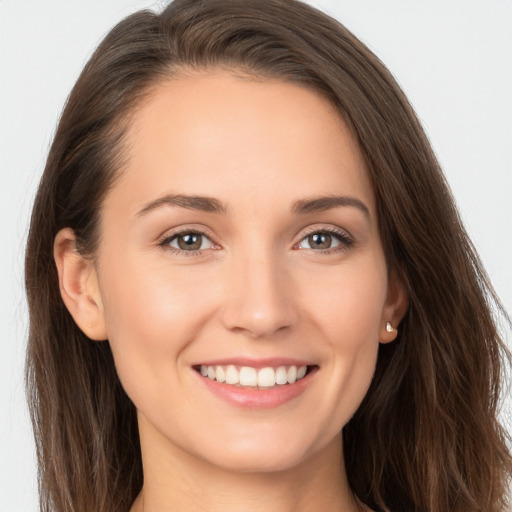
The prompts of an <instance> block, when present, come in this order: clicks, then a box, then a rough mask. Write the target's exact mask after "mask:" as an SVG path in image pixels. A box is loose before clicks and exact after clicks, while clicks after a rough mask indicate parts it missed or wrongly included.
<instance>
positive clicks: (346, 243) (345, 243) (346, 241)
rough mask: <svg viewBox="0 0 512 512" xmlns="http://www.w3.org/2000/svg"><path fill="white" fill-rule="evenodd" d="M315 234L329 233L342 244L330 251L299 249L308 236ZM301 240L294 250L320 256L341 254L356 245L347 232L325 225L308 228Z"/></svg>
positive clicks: (303, 232)
mask: <svg viewBox="0 0 512 512" xmlns="http://www.w3.org/2000/svg"><path fill="white" fill-rule="evenodd" d="M315 233H327V234H329V235H333V236H334V237H335V238H337V239H338V240H339V241H340V244H339V245H337V246H335V247H332V248H329V249H307V248H301V247H298V246H299V244H300V243H301V242H302V241H303V240H304V239H306V238H307V237H308V236H310V235H313V234H315ZM299 236H300V238H299V240H298V241H297V242H295V244H294V245H293V248H294V249H296V250H307V251H314V252H316V253H319V254H324V255H325V254H331V253H333V252H339V251H344V250H347V249H349V248H351V247H352V246H353V245H354V244H355V242H356V241H355V239H354V237H353V236H352V235H351V234H350V233H349V232H348V231H347V230H346V229H342V228H340V227H338V226H333V225H328V226H326V225H325V224H323V225H322V224H315V225H313V226H309V227H307V228H306V229H305V230H304V231H302V232H301V233H300V235H299Z"/></svg>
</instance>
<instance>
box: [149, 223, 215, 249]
mask: <svg viewBox="0 0 512 512" xmlns="http://www.w3.org/2000/svg"><path fill="white" fill-rule="evenodd" d="M188 233H190V234H197V235H201V236H204V237H205V238H207V239H208V240H210V242H211V243H212V246H213V247H210V248H208V249H199V250H196V251H184V250H181V249H178V248H176V247H172V246H170V245H169V244H170V242H171V241H172V240H173V239H175V238H176V237H178V236H179V235H183V234H188ZM157 245H158V246H159V247H162V248H163V249H165V250H168V251H170V252H172V253H175V254H184V255H185V256H194V255H198V254H201V253H205V252H206V251H211V250H217V249H220V247H221V246H220V244H219V243H218V242H216V240H215V237H214V236H213V235H211V234H210V233H209V230H208V229H206V228H205V227H203V226H201V227H199V226H196V225H189V226H180V227H178V228H174V229H171V230H167V231H165V232H164V233H163V234H162V235H160V236H159V237H158V241H157Z"/></svg>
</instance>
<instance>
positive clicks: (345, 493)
mask: <svg viewBox="0 0 512 512" xmlns="http://www.w3.org/2000/svg"><path fill="white" fill-rule="evenodd" d="M127 140H128V144H127V148H128V149H127V151H128V158H127V165H126V168H124V169H123V170H122V174H121V176H120V178H119V179H118V180H117V182H116V183H115V184H114V186H113V188H112V189H111V191H110V192H109V193H108V195H107V197H106V199H105V203H104V205H103V208H102V211H101V225H100V233H101V239H100V244H99V249H98V253H97V254H96V255H95V257H94V260H93V261H91V260H89V259H85V258H83V257H82V256H81V255H79V254H78V253H77V252H76V250H75V247H74V235H73V232H72V231H71V230H70V229H65V230H62V231H61V232H60V233H59V234H58V236H57V238H56V240H55V260H56V263H57V268H58V271H59V279H60V286H61V292H62V296H63V299H64V301H65V303H66V305H67V307H68V309H69V310H70V312H71V314H72V315H73V317H74V318H75V320H76V322H77V323H78V325H79V326H80V327H81V328H82V329H83V330H84V332H85V333H86V334H87V335H88V336H89V337H90V338H91V339H92V340H103V339H106V338H108V340H109V343H110V344H111V346H112V351H113V354H114V359H115V362H116V368H117V370H118V374H119V377H120V379H121V382H122V383H123V386H124V388H125V389H126V392H127V393H128V395H129V396H130V398H131V399H132V401H133V402H134V404H135V406H136V408H137V411H138V418H139V429H140V437H141V447H142V458H143V464H144V488H143V490H142V493H141V495H140V496H139V498H138V499H137V501H136V502H135V503H134V505H133V508H132V512H136V511H141V510H143V509H144V510H145V511H146V512H160V511H164V510H169V509H170V507H173V509H175V510H187V511H203V510H204V511H206V510H208V511H209V512H216V511H222V512H226V511H228V512H229V511H233V512H234V511H239V510H244V511H248V512H251V511H256V510H265V511H268V512H278V511H279V512H286V511H290V512H291V511H293V512H300V511H311V510H323V511H327V512H328V511H337V512H339V511H340V510H344V511H354V510H359V508H358V505H357V503H356V501H355V500H354V498H353V496H352V495H351V492H350V489H349V487H348V484H347V478H346V474H345V471H344V467H343V464H342V463H341V461H342V453H343V447H342V440H341V435H340V431H341V429H342V427H343V426H344V425H345V424H346V423H347V421H348V420H349V419H350V417H351V416H352V415H353V413H354V412H355V411H356V409H357V408H358V406H359V404H360V403H361V401H362V399H363V397H364V395H365V394H366V392H367V390H368V387H369V385H370V382H371V379H372V376H373V372H374V368H375V363H376V357H377V349H378V345H379V342H382V343H386V342H390V341H392V340H393V339H394V338H395V336H396V333H395V332H387V331H386V329H385V324H386V322H387V321H389V322H391V324H392V325H394V326H397V325H398V323H399V322H400V320H401V318H402V316H403V314H404V311H405V307H406V297H405V292H404V290H403V287H402V286H401V284H400V283H399V282H397V281H396V280H395V279H394V278H393V277H392V276H393V274H389V272H388V269H387V267H386V262H385V258H384V252H383V248H382V244H381V240H380V237H379V232H378V219H377V215H376V206H375V197H374V194H373V190H372V186H371V183H370V180H369V177H368V173H367V170H366V168H365V164H364V160H363V158H362V155H361V153H360V150H359V147H358V145H357V143H356V141H355V140H354V138H353V136H352V134H351V133H350V131H349V129H348V128H347V126H346V124H345V123H344V122H343V120H342V119H341V118H340V116H339V115H338V113H337V112H336V111H335V109H334V108H333V107H332V106H331V104H330V103H329V102H328V101H326V100H325V99H323V98H322V97H320V96H318V95H317V94H315V93H313V92H311V91H309V90H307V89H305V88H301V87H299V86H297V85H292V84H289V83H282V82H278V81H269V80H267V79H262V80H254V79H249V78H247V77H244V76H242V75H240V74H235V73H234V72H229V71H226V70H218V71H211V70H210V71H209V72H208V73H206V72H204V73H196V74H189V75H186V76H182V77H178V78H174V79H170V80H169V81H168V82H166V83H163V84H160V85H158V86H157V87H156V88H155V89H154V91H153V92H152V94H151V96H150V97H149V98H148V99H147V100H146V101H145V103H144V104H143V105H141V106H139V109H138V110H137V113H136V115H135V116H134V117H133V119H132V121H131V125H130V128H129V133H128V139H127ZM175 194H184V195H188V196H206V197H208V198H214V199H215V200H217V201H218V202H219V203H221V204H222V205H223V207H224V209H225V211H223V212H219V211H203V210H198V209H195V208H188V207H187V208H185V207H182V206H177V205H170V204H168V203H163V204H160V205H159V206H158V207H154V206H155V205H154V204H153V208H149V209H148V205H150V204H152V203H154V202H155V201H158V200H159V199H161V198H162V197H164V196H168V195H175ZM326 196H327V197H332V196H343V197H349V198H352V199H357V200H358V201H359V202H360V203H361V204H362V205H364V207H363V208H361V207H358V206H354V205H352V204H348V205H330V207H329V208H325V209H322V210H318V209H316V210H313V211H309V212H298V211H296V210H297V203H298V202H300V201H302V202H304V201H306V200H311V199H315V198H319V197H326ZM294 206H295V210H294ZM364 208H366V210H367V212H365V211H363V210H364ZM141 212H144V213H141ZM183 230H184V231H183ZM177 231H180V232H181V234H182V235H183V233H184V232H185V233H187V232H188V233H190V232H191V231H192V232H201V233H204V235H203V236H204V238H202V239H201V240H202V247H201V249H199V250H197V251H195V252H194V251H188V252H187V251H185V250H183V249H182V250H180V249H179V245H178V242H179V240H181V241H183V239H178V238H176V233H177ZM331 231H335V232H336V234H331V247H329V248H325V246H321V247H320V248H319V247H317V246H316V245H314V244H313V245H311V238H308V236H309V235H310V234H311V233H312V232H315V233H317V234H322V233H324V234H329V232H331ZM173 237H174V238H173ZM328 240H329V239H328V238H327V241H328ZM327 245H329V244H328V243H327ZM390 275H391V278H390V277H389V276H390ZM91 342H93V341H91ZM239 356H245V357H252V358H256V359H258V358H263V357H293V358H298V359H301V360H306V361H308V362H310V363H311V364H314V365H316V367H317V371H316V372H315V374H314V375H312V376H311V378H310V380H309V383H308V385H307V387H306V388H305V391H304V392H303V393H302V394H301V395H300V396H298V397H296V398H294V399H293V400H290V401H289V402H287V403H285V404H283V405H280V406H278V407H274V408H270V409H258V408H256V409H247V408H240V407H237V406H235V405H233V404H232V403H228V402H226V401H224V400H221V399H220V398H219V397H217V396H216V395H214V394H213V393H211V391H210V390H209V389H208V388H207V387H206V386H205V385H204V383H203V382H202V380H201V379H202V378H201V377H198V373H197V372H196V371H195V370H194V369H193V368H192V366H193V365H195V364H197V363H198V362H202V361H209V360H214V359H220V358H230V357H231V358H232V357H239Z"/></svg>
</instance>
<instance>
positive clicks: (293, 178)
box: [106, 70, 374, 210]
mask: <svg viewBox="0 0 512 512" xmlns="http://www.w3.org/2000/svg"><path fill="white" fill-rule="evenodd" d="M127 142H128V143H127V145H126V148H127V153H128V154H127V155H126V156H127V158H126V165H125V166H124V167H123V169H122V173H121V177H120V179H119V181H118V183H116V184H115V185H114V187H113V190H112V191H111V192H110V194H109V196H112V197H107V201H106V202H108V201H111V200H115V199H116V196H124V200H125V202H128V203H129V204H131V205H133V208H134V209H136V208H140V207H141V206H142V205H143V203H144V202H145V201H147V200H150V199H155V198H157V197H158V196H159V195H162V194H164V193H169V194H171V193H180V194H192V195H204V196H213V197H217V198H219V199H220V200H222V201H224V202H226V203H227V204H229V203H231V202H236V201H237V200H240V201H243V202H245V203H247V202H250V201H254V202H255V204H256V203H259V204H261V202H262V199H263V198H265V197H271V196H272V197H274V199H275V198H276V197H277V195H276V192H279V198H280V200H281V201H282V202H283V203H284V202H286V201H287V200H288V199H289V201H293V200H296V199H300V198H301V197H300V196H311V195H315V194H317V195H329V194H334V193H349V194H353V195H358V196H360V198H361V199H363V200H365V202H366V203H367V204H368V205H369V208H370V210H372V209H373V208H374V198H373V190H372V187H371V183H370V180H369V178H368V173H367V171H366V168H365V163H364V159H363V157H362V155H361V152H360V149H359V146H358V144H357V142H356V140H355V138H354V136H353V135H352V133H351V132H350V130H349V129H348V127H347V125H346V123H345V122H344V121H343V119H342V118H341V116H340V114H339V112H338V111H337V110H336V108H335V107H334V106H333V105H332V104H331V103H330V102H329V101H328V100H327V99H325V98H324V97H322V96H320V95H319V94H317V93H315V92H313V91H311V90H310V89H307V88H305V87H300V86H298V85H295V84H291V83H287V82H282V81H277V80H269V79H255V78H254V77H247V76H241V75H239V74H234V73H231V72H228V71H221V70H219V71H215V72H208V73H206V72H204V73H201V74H199V73H197V74H194V75H186V76H181V77H178V78H172V79H169V80H168V81H166V82H163V83H160V84H158V85H157V86H156V87H155V88H154V89H153V90H152V92H151V94H150V95H149V96H148V97H147V99H146V100H145V101H144V103H143V104H142V105H140V106H139V108H138V109H137V112H136V113H135V115H134V116H133V117H132V119H131V122H130V125H129V128H128V134H127ZM284 186H285V187H284ZM283 187H284V188H283ZM288 196H289V197H288Z"/></svg>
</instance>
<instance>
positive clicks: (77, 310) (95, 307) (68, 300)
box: [53, 228, 107, 341]
mask: <svg viewBox="0 0 512 512" xmlns="http://www.w3.org/2000/svg"><path fill="white" fill-rule="evenodd" d="M53 258H54V260H55V264H56V266H57V273H58V276H59V288H60V294H61V296H62V300H63V301H64V304H65V305H66V307H67V309H68V311H69V313H70V314H71V316H72V317H73V319H74V320H75V322H76V324H77V325H78V327H79V328H80V329H81V330H82V332H83V333H84V334H85V335H86V336H87V337H89V338H90V339H92V340H97V341H100V340H105V339H107V330H106V325H105V316H104V311H103V302H102V299H101V293H100V289H99V285H98V277H97V274H96V269H95V267H94V263H93V262H92V261H91V260H90V259H88V258H85V257H84V256H82V255H81V254H80V253H79V252H78V250H77V248H76V238H75V233H74V232H73V230H72V229H71V228H64V229H61V230H60V231H59V232H58V233H57V236H56V237H55V241H54V244H53Z"/></svg>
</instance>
